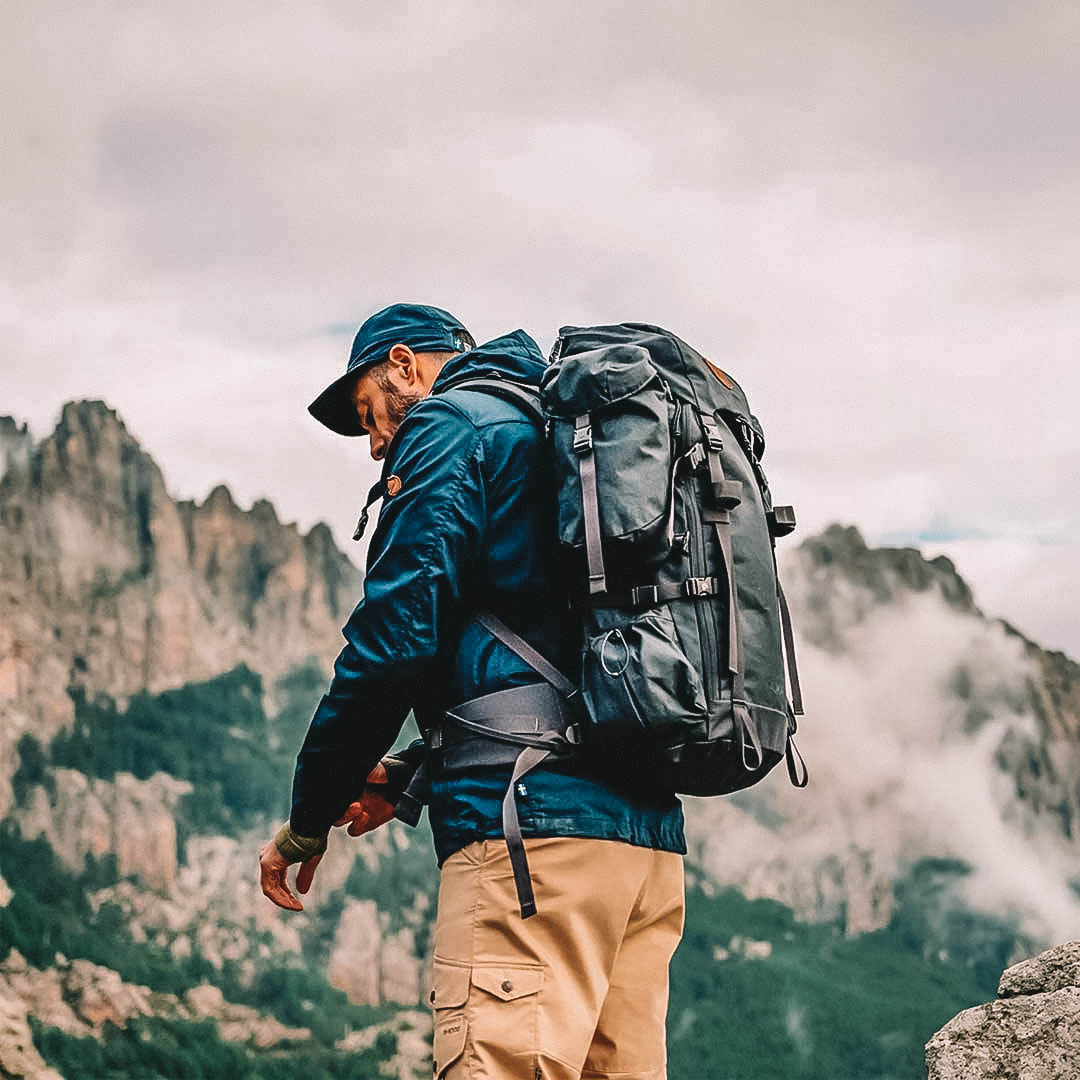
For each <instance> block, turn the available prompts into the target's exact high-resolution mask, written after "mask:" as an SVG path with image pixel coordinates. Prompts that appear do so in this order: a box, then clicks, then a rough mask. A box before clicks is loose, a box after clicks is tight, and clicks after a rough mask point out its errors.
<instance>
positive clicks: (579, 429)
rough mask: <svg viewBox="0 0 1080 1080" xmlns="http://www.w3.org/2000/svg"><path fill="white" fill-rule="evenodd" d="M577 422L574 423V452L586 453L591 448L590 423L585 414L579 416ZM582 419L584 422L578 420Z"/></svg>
mask: <svg viewBox="0 0 1080 1080" xmlns="http://www.w3.org/2000/svg"><path fill="white" fill-rule="evenodd" d="M578 419H579V422H578V423H577V424H575V425H574V453H575V454H587V453H589V452H590V451H591V450H592V448H593V438H592V423H591V422H590V420H589V418H588V417H587V416H585V417H579V418H578ZM581 420H584V421H585V422H584V423H581V422H580V421H581Z"/></svg>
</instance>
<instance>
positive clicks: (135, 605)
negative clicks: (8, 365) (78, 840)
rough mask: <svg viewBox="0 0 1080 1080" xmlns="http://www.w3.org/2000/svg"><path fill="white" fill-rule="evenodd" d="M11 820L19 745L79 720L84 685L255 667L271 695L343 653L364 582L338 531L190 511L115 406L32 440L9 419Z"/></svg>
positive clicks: (2, 723)
mask: <svg viewBox="0 0 1080 1080" xmlns="http://www.w3.org/2000/svg"><path fill="white" fill-rule="evenodd" d="M0 464H2V465H3V466H4V472H3V476H2V478H0V817H2V816H3V814H4V813H6V812H7V809H8V807H9V806H10V801H11V792H10V787H9V784H8V778H9V777H10V775H11V773H12V771H13V769H14V767H15V762H14V758H13V747H14V745H15V743H16V741H17V740H18V737H19V735H20V734H21V733H22V732H23V731H32V732H33V733H34V734H35V735H36V736H37V737H38V738H39V739H40V740H41V741H42V742H47V741H48V740H49V739H50V738H52V737H53V736H54V735H55V734H56V733H57V732H58V731H59V730H61V729H62V728H63V727H64V726H65V725H67V724H69V723H70V721H71V718H72V702H71V698H70V696H69V694H68V689H69V687H73V686H74V687H83V688H85V690H86V691H87V692H88V693H90V694H91V695H92V694H95V693H104V694H107V695H109V696H110V697H111V698H114V699H116V700H120V701H122V700H124V699H125V698H126V697H127V696H129V695H130V694H132V693H134V692H135V691H137V690H141V689H150V690H160V689H164V688H166V687H170V686H177V685H180V684H182V683H185V682H189V681H192V680H198V679H205V678H208V677H209V676H211V675H215V674H218V673H220V672H222V671H226V670H228V669H230V668H232V667H234V666H235V665H236V664H238V663H246V664H247V665H248V666H249V667H251V668H252V669H253V670H255V671H258V672H261V673H262V674H264V675H265V676H267V677H268V678H267V685H273V680H274V679H275V678H276V677H278V676H280V675H282V674H284V673H285V672H287V671H289V670H290V669H291V668H292V667H294V666H295V665H296V664H298V663H301V662H303V661H304V660H306V659H308V658H311V657H315V658H318V659H319V660H320V661H322V662H324V663H326V662H328V661H329V659H330V658H332V657H333V655H334V654H335V653H336V652H337V650H338V648H339V642H340V627H341V623H342V621H343V619H344V616H345V615H346V613H347V611H348V610H349V609H350V608H351V607H352V605H353V604H354V603H355V602H356V599H357V598H358V595H359V585H360V575H359V573H358V572H357V570H356V569H355V568H354V567H353V565H352V564H351V563H350V562H349V561H348V559H347V558H346V557H345V556H344V555H343V554H342V553H341V552H340V551H338V550H337V548H336V547H335V545H334V543H333V539H332V537H331V535H330V532H329V530H328V529H327V528H326V527H325V526H321V525H320V526H316V527H315V528H314V529H312V530H311V531H310V532H309V533H306V534H302V533H301V532H300V531H299V530H298V529H297V527H296V526H295V525H291V524H282V523H281V522H280V521H279V520H278V518H277V515H276V514H275V512H274V509H273V507H272V506H271V505H270V503H268V502H265V501H260V502H257V503H256V504H255V505H254V506H253V507H252V508H251V509H250V510H243V509H241V508H240V507H238V506H237V505H236V503H235V502H234V501H233V499H232V498H231V496H230V494H229V492H228V490H227V489H226V488H224V487H218V488H216V489H215V490H214V491H213V492H212V493H211V494H210V496H209V497H208V498H207V499H206V500H205V502H202V503H191V502H179V501H177V500H175V499H174V498H172V497H171V496H170V494H169V492H168V490H167V488H166V485H165V481H164V479H163V477H162V474H161V470H160V469H159V468H158V466H157V464H156V463H155V462H154V461H153V459H151V458H150V457H149V455H147V454H146V453H145V452H144V451H143V450H142V448H141V447H140V446H139V444H138V443H137V442H136V440H135V439H134V438H133V437H132V436H131V434H130V433H129V432H128V431H127V429H126V428H125V427H124V424H123V422H122V421H121V420H120V419H119V417H118V416H117V415H116V413H115V412H113V411H112V410H111V409H110V408H108V407H107V406H106V405H105V404H104V403H102V402H100V401H80V402H73V403H70V404H68V405H66V406H65V407H64V409H63V412H62V415H61V417H60V422H59V423H58V424H57V426H56V429H55V430H54V431H53V432H52V434H51V435H49V436H48V437H47V438H45V439H43V440H42V441H41V442H40V444H38V445H36V446H35V445H32V444H31V441H30V438H29V435H28V434H27V432H26V430H25V427H18V426H16V425H15V423H14V421H12V420H11V419H10V418H7V417H5V418H0Z"/></svg>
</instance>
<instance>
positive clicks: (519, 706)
mask: <svg viewBox="0 0 1080 1080" xmlns="http://www.w3.org/2000/svg"><path fill="white" fill-rule="evenodd" d="M476 621H477V622H478V623H480V625H481V626H483V627H484V629H485V630H487V631H488V633H490V634H492V635H493V636H494V637H495V638H497V639H498V640H499V641H501V642H502V643H503V644H504V645H505V646H506V647H507V648H509V649H510V650H512V651H513V652H515V653H516V654H517V655H518V656H519V657H520V658H521V659H522V660H524V661H525V663H526V664H528V665H529V666H530V667H531V668H532V669H533V670H534V671H536V672H537V673H538V674H539V675H540V676H541V677H542V678H543V679H544V681H543V682H542V683H532V684H530V685H528V686H514V687H511V688H510V689H508V690H496V691H495V692H494V693H492V694H484V695H483V696H481V697H478V698H472V699H471V700H469V701H466V702H463V703H462V704H461V705H456V706H455V707H454V708H453V709H448V710H447V711H446V712H445V713H444V714H443V718H442V721H441V723H439V724H436V725H433V726H432V727H431V728H429V729H428V731H427V732H426V733H425V735H424V739H425V742H426V743H427V750H428V753H427V760H426V761H425V763H424V765H423V766H422V768H421V770H419V771H418V773H417V778H414V779H416V784H415V786H414V785H413V784H410V785H409V789H408V790H407V791H406V793H405V803H404V805H403V806H401V807H400V810H401V811H402V812H400V813H398V814H396V815H395V816H397V817H400V818H402V820H405V821H408V822H409V823H410V824H415V822H416V818H418V817H419V813H418V810H419V806H420V804H421V803H422V802H424V801H426V798H425V795H426V792H425V791H423V789H424V788H425V787H426V785H427V784H428V783H429V782H430V777H432V776H435V777H440V776H453V775H454V774H456V773H460V772H465V771H467V770H470V769H474V768H476V767H477V766H482V765H510V766H512V769H511V772H510V782H509V784H507V787H506V793H505V795H504V796H503V802H502V827H503V836H504V837H505V839H506V847H507V850H508V852H509V854H510V866H511V869H512V870H513V872H514V886H515V888H516V890H517V897H518V905H519V907H520V908H521V917H522V918H523V919H527V918H529V916H531V915H535V914H536V897H535V895H534V893H533V887H532V876H531V874H530V873H529V860H528V858H527V856H526V854H525V844H524V842H523V840H522V836H521V822H520V820H519V818H518V810H517V799H516V795H517V785H518V783H519V782H520V781H521V779H522V777H524V776H525V775H526V774H527V773H529V772H531V771H532V770H533V769H535V768H536V767H537V766H538V765H540V764H542V763H543V762H544V761H546V760H547V759H548V758H550V757H555V756H557V757H563V756H567V755H569V754H572V753H574V752H575V751H576V750H577V748H578V745H579V743H580V728H579V727H578V719H579V712H580V709H579V704H578V703H579V702H580V696H579V690H578V688H577V687H576V686H575V685H574V684H573V683H572V682H571V681H570V680H569V679H568V678H567V677H566V676H565V675H563V673H562V672H561V671H559V670H558V668H556V667H555V666H554V665H553V664H551V663H550V662H549V661H548V660H546V659H545V658H544V657H543V656H541V654H540V653H538V652H537V651H536V650H535V649H534V648H533V647H532V646H531V645H530V644H529V643H528V642H527V641H525V640H524V639H523V638H521V637H519V636H518V635H517V634H515V633H514V631H513V630H511V629H510V628H509V627H508V626H507V625H506V624H505V623H503V622H502V620H501V619H499V618H497V617H496V616H495V615H493V614H491V613H490V612H482V613H481V614H479V615H477V616H476ZM413 811H416V812H415V815H414V813H413ZM410 819H411V820H410Z"/></svg>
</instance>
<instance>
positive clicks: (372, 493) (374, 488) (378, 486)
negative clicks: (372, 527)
mask: <svg viewBox="0 0 1080 1080" xmlns="http://www.w3.org/2000/svg"><path fill="white" fill-rule="evenodd" d="M385 494H386V481H385V480H382V479H380V480H378V481H377V482H376V483H374V484H372V485H371V487H370V488H369V489H368V493H367V498H366V499H365V500H364V509H363V510H361V511H360V519H359V520H358V521H357V523H356V529H355V530H354V531H353V534H352V538H353V539H354V540H360V539H362V538H363V536H364V531H365V530H366V529H367V526H368V510H370V509H371V505H372V503H377V502H378V501H379V500H380V499H381V498H382V497H383V496H384V495H385Z"/></svg>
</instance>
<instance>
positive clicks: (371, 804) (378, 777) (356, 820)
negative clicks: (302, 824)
mask: <svg viewBox="0 0 1080 1080" xmlns="http://www.w3.org/2000/svg"><path fill="white" fill-rule="evenodd" d="M388 783H389V777H388V776H387V775H386V766H385V765H383V763H382V762H381V761H380V762H379V764H378V765H376V766H375V768H374V769H372V770H371V772H369V773H368V777H367V782H366V785H365V790H364V794H363V795H361V796H360V798H359V799H357V800H356V802H351V803H349V805H348V807H347V809H346V810H345V813H344V814H342V815H341V817H339V818H338V819H337V821H335V822H334V824H335V825H348V827H349V828H348V833H349V835H350V836H363V834H364V833H366V832H371V830H372V829H377V828H378V827H379V826H380V825H385V824H386V823H387V822H388V821H389V820H390V819H391V818H392V817H393V816H394V804H393V803H392V802H390V801H389V800H388V799H387V798H386V797H385V795H384V794H383V792H385V790H386V785H387V784H388ZM263 850H265V848H264V849H263ZM275 850H276V849H275ZM321 859H322V856H321V855H315V856H313V857H312V858H310V859H308V860H307V861H306V862H302V863H301V864H300V869H299V870H297V872H296V891H297V892H298V893H301V894H306V893H307V891H308V889H310V888H311V883H312V881H314V880H315V871H316V869H317V868H318V866H319V862H320V860H321ZM260 861H261V855H260ZM282 881H283V882H284V875H282ZM284 887H285V892H286V893H287V894H288V897H289V899H290V900H291V901H292V903H293V904H296V905H297V906H296V907H294V908H290V910H292V911H302V910H303V908H304V905H303V904H301V903H300V901H299V900H298V899H297V898H296V897H295V896H293V894H292V893H290V892H289V891H288V885H287V884H286V885H285V886H284ZM263 892H264V893H266V895H267V896H269V897H270V899H271V900H273V901H274V903H275V904H277V905H278V906H279V907H288V906H289V905H287V904H283V903H281V902H280V901H279V900H277V899H275V897H274V896H271V894H270V893H269V892H267V891H266V873H265V871H264V872H263ZM279 895H280V894H279Z"/></svg>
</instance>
